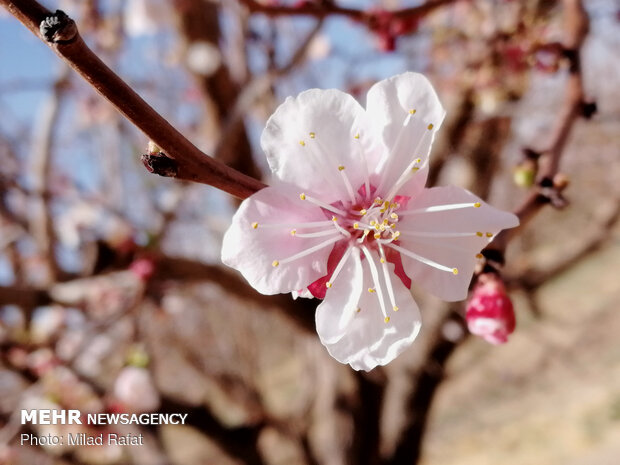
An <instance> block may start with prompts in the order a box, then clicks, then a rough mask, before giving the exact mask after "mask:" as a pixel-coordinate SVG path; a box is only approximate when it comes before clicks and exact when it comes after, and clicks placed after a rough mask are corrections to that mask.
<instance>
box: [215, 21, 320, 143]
mask: <svg viewBox="0 0 620 465" xmlns="http://www.w3.org/2000/svg"><path fill="white" fill-rule="evenodd" d="M322 26H323V21H322V20H319V21H318V22H317V23H316V24H315V26H314V27H313V28H312V30H311V31H310V32H309V33H308V34H307V35H306V37H305V38H304V40H303V42H302V43H301V44H300V45H299V46H298V47H297V49H296V50H295V52H294V53H293V56H292V57H291V58H290V60H289V61H288V62H287V63H286V64H285V65H283V66H281V67H279V68H276V69H273V70H270V71H267V72H265V73H264V74H262V75H260V76H255V77H253V78H252V79H250V81H249V82H248V83H247V84H245V85H244V86H243V88H242V89H241V90H240V92H239V94H238V96H237V98H236V100H235V102H234V106H233V109H232V111H231V112H230V115H229V116H228V119H227V121H225V123H224V125H223V128H222V134H221V136H220V142H219V143H218V146H217V148H216V149H215V153H216V154H219V153H220V151H221V150H222V149H223V146H224V145H225V144H227V143H228V141H229V140H230V139H231V138H232V136H233V135H234V128H235V127H236V126H237V125H238V124H239V122H240V121H241V120H242V118H243V116H244V115H245V114H246V113H247V112H248V109H250V108H251V107H252V105H253V104H254V102H255V101H256V100H257V99H258V98H259V97H260V96H262V95H264V94H265V92H268V91H269V89H270V88H271V86H272V85H273V83H274V82H275V81H276V80H277V79H278V78H280V77H282V76H285V75H286V74H288V73H289V72H290V71H292V70H293V69H294V68H295V66H297V65H299V64H300V63H301V62H302V61H303V60H304V58H305V56H306V53H307V51H308V48H309V46H310V44H311V43H312V40H313V39H314V38H315V37H316V35H317V33H318V32H319V31H320V30H321V27H322Z"/></svg>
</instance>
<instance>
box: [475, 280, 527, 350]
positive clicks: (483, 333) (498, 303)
mask: <svg viewBox="0 0 620 465" xmlns="http://www.w3.org/2000/svg"><path fill="white" fill-rule="evenodd" d="M465 319H466V320H467V327H468V328H469V331H470V332H471V333H472V334H475V335H476V336H480V337H481V338H482V339H484V340H485V341H487V342H489V343H491V344H504V343H505V342H507V341H508V336H509V335H510V334H511V333H512V332H513V331H514V330H515V326H516V321H515V314H514V309H513V306H512V302H511V301H510V298H509V297H508V295H507V294H506V288H505V286H504V283H503V282H502V281H501V278H500V277H499V276H498V275H497V274H495V273H485V274H482V275H480V277H479V278H478V282H477V284H476V285H475V287H474V291H473V293H472V296H471V298H470V299H469V302H467V309H466V313H465Z"/></svg>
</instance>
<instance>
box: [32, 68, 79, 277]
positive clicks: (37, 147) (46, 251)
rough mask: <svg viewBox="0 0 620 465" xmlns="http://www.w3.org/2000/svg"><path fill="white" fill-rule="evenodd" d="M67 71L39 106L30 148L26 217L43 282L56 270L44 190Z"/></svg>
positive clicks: (49, 218) (54, 273)
mask: <svg viewBox="0 0 620 465" xmlns="http://www.w3.org/2000/svg"><path fill="white" fill-rule="evenodd" d="M68 71H69V69H68V68H66V67H64V66H63V69H62V71H61V72H60V75H59V77H58V78H57V79H56V81H55V82H54V85H53V88H52V93H51V95H50V96H49V97H48V99H47V100H46V101H45V102H44V103H43V107H42V109H41V111H40V112H39V118H40V119H39V120H38V123H37V125H36V127H35V133H34V144H33V147H32V151H31V171H32V179H33V183H32V198H33V200H34V208H33V209H32V211H30V212H29V214H30V230H31V233H32V236H33V237H34V239H35V241H36V243H37V246H38V249H39V253H40V254H41V257H42V259H43V263H44V264H45V268H46V274H47V279H48V280H49V281H51V282H54V281H56V280H57V278H58V275H59V272H60V269H59V268H58V263H57V262H56V255H55V250H54V247H55V243H56V232H55V231H54V223H53V218H52V214H51V211H50V210H51V205H50V200H51V199H50V196H49V194H48V190H49V189H48V186H49V182H50V172H51V169H52V149H53V145H54V136H55V133H56V129H57V127H58V122H59V118H58V117H59V114H60V108H61V106H62V102H63V99H64V96H65V95H66V91H67V88H68V86H69V79H68V78H69V73H68Z"/></svg>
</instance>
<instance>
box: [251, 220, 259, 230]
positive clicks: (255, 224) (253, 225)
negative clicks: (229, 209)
mask: <svg viewBox="0 0 620 465" xmlns="http://www.w3.org/2000/svg"><path fill="white" fill-rule="evenodd" d="M256 228H258V223H257V222H256V221H255V222H254V223H252V229H256Z"/></svg>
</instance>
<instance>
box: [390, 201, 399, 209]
mask: <svg viewBox="0 0 620 465" xmlns="http://www.w3.org/2000/svg"><path fill="white" fill-rule="evenodd" d="M396 207H398V204H397V203H396V202H394V203H391V204H390V208H396Z"/></svg>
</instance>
